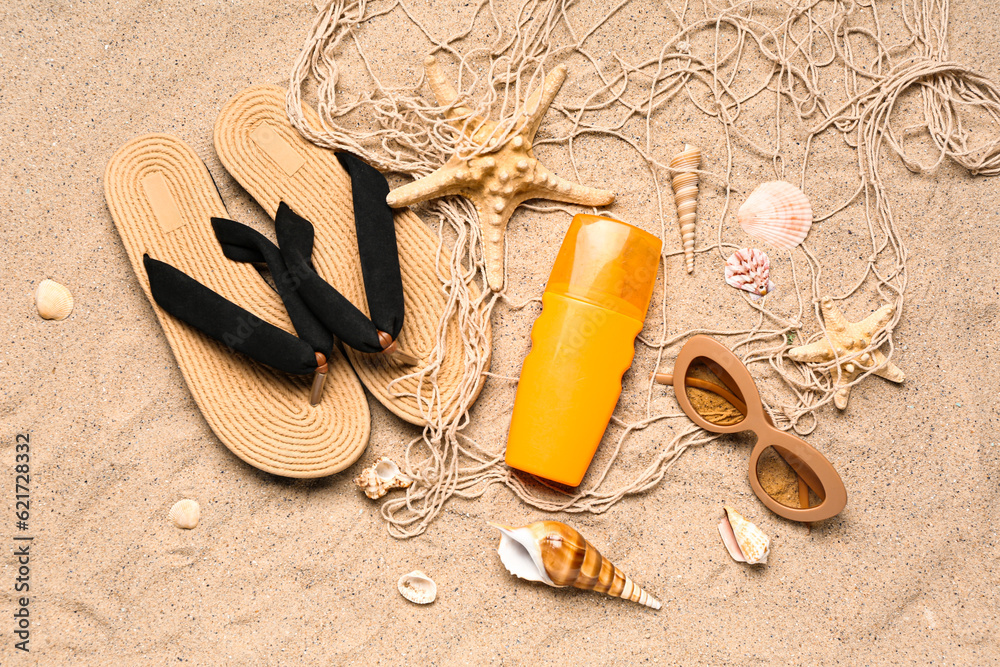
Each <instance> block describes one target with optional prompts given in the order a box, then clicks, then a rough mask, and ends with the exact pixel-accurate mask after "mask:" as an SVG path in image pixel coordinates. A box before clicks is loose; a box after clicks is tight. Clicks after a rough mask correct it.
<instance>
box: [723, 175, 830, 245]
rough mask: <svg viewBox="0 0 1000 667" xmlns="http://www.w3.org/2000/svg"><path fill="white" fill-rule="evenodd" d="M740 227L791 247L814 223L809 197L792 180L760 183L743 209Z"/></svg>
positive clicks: (744, 203)
mask: <svg viewBox="0 0 1000 667" xmlns="http://www.w3.org/2000/svg"><path fill="white" fill-rule="evenodd" d="M738 217H739V221H740V227H742V228H743V231H745V232H746V233H747V234H749V235H750V236H752V237H753V238H755V239H761V240H763V241H765V242H767V243H770V244H771V245H773V246H775V247H778V248H781V249H782V250H791V249H792V248H794V247H795V246H797V245H798V244H800V243H802V241H803V240H804V239H805V238H806V235H807V234H809V228H810V227H811V226H812V221H813V211H812V205H811V204H810V203H809V198H808V197H806V195H805V193H804V192H802V190H799V189H798V188H797V187H795V186H794V185H792V184H791V183H786V182H784V181H771V182H769V183H762V184H761V185H759V186H757V189H756V190H754V191H753V192H752V193H751V194H750V196H749V197H747V200H746V201H745V202H743V206H740V210H739V215H738Z"/></svg>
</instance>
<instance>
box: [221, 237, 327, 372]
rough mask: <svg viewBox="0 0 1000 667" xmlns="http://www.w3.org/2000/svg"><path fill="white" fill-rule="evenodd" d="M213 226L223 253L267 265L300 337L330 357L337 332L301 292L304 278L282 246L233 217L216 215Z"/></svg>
mask: <svg viewBox="0 0 1000 667" xmlns="http://www.w3.org/2000/svg"><path fill="white" fill-rule="evenodd" d="M212 228H213V229H214V230H215V237H216V238H217V239H218V240H219V243H220V244H221V245H222V252H223V253H224V254H225V255H226V257H228V258H229V259H231V260H234V261H237V262H251V263H261V262H263V263H265V264H267V268H268V270H270V272H271V277H272V278H273V279H274V285H275V287H276V288H277V290H278V294H279V295H280V296H281V300H282V302H283V303H284V304H285V310H287V311H288V317H289V319H291V320H292V325H293V326H294V327H295V332H296V333H297V334H298V335H299V338H301V339H303V340H305V341H306V342H307V343H309V344H310V345H312V347H313V350H315V351H316V352H321V353H322V354H323V355H324V356H326V357H329V356H330V351H331V350H332V349H333V342H334V341H333V335H332V334H331V333H330V330H329V328H327V327H326V326H324V325H323V323H322V322H320V321H319V319H317V318H316V316H315V315H314V314H313V313H312V311H311V310H309V307H308V306H307V305H306V303H305V302H304V301H303V300H302V297H301V296H300V294H299V291H298V290H299V288H300V287H301V283H302V277H301V276H300V275H299V274H298V273H296V272H294V271H292V270H290V269H289V267H288V266H287V264H285V259H284V257H282V254H281V251H280V250H279V249H278V246H276V245H274V244H273V243H271V241H269V240H268V239H267V238H265V237H264V235H263V234H261V233H259V232H257V231H256V230H254V229H251V228H250V227H247V226H246V225H243V224H240V223H238V222H234V221H233V220H226V219H225V218H212Z"/></svg>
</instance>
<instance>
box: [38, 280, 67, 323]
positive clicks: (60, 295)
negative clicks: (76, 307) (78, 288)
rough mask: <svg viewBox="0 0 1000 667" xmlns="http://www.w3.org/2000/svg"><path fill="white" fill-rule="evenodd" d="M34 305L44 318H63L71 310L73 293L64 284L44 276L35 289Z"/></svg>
mask: <svg viewBox="0 0 1000 667" xmlns="http://www.w3.org/2000/svg"><path fill="white" fill-rule="evenodd" d="M35 307H36V308H38V314H39V315H41V316H42V317H43V318H44V319H46V320H65V319H66V318H67V317H69V314H70V313H72V312H73V295H72V294H71V293H70V291H69V288H67V287H66V286H65V285H61V284H59V283H57V282H56V281H54V280H49V279H48V278H46V279H45V280H43V281H42V282H40V283H38V288H37V289H36V290H35Z"/></svg>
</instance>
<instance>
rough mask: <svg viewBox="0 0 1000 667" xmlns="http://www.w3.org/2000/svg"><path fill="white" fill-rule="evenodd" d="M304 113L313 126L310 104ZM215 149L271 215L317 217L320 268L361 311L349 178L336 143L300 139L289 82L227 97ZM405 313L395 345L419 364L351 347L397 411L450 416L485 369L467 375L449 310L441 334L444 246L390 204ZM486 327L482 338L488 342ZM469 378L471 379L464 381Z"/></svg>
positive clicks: (379, 394)
mask: <svg viewBox="0 0 1000 667" xmlns="http://www.w3.org/2000/svg"><path fill="white" fill-rule="evenodd" d="M302 111H303V113H304V114H305V115H306V118H307V119H308V120H309V121H310V122H313V123H314V125H315V126H316V127H319V119H318V117H317V116H316V114H315V112H313V111H312V109H309V108H308V107H306V106H305V105H303V109H302ZM215 149H216V152H217V153H218V155H219V159H220V160H221V162H222V164H223V165H224V166H225V167H226V169H227V170H228V171H229V173H230V174H231V175H232V176H233V178H235V179H236V180H237V181H238V182H239V183H240V184H241V185H242V186H243V187H244V189H246V191H247V192H248V193H249V194H250V196H252V197H253V198H254V199H256V200H257V202H258V203H259V204H260V205H261V206H262V207H263V208H264V210H265V211H267V213H268V215H270V216H271V217H272V218H273V217H274V215H275V212H276V211H277V209H278V205H279V204H280V203H281V202H282V201H284V202H285V203H286V204H288V205H289V206H290V207H291V208H292V210H294V211H295V212H296V213H298V214H299V215H301V216H303V217H305V218H306V219H308V220H309V221H310V222H312V223H313V224H314V225H315V227H316V247H315V250H314V252H313V264H314V265H315V267H316V271H317V272H318V273H319V275H320V276H321V277H322V278H323V279H324V280H326V281H327V282H329V283H330V284H331V285H333V286H334V287H335V288H336V289H337V290H339V291H340V293H341V294H343V295H344V296H345V297H347V298H348V299H349V300H350V301H351V302H352V303H354V304H355V305H356V306H358V307H359V308H360V309H361V310H362V311H363V312H365V313H366V314H367V312H368V306H367V300H366V298H365V288H364V282H363V278H362V275H361V263H360V260H359V258H358V245H357V233H356V232H355V228H354V208H353V200H352V198H351V180H350V177H349V176H348V175H347V172H346V171H344V169H343V167H341V165H340V163H339V162H338V161H337V158H336V155H335V153H334V151H330V150H327V149H324V148H319V147H317V146H315V145H314V144H312V143H310V142H308V141H306V140H305V139H303V138H302V136H301V135H300V134H299V133H298V131H297V130H296V129H295V128H293V127H292V125H291V123H290V122H289V120H288V116H287V114H286V112H285V91H284V90H282V89H281V88H279V87H277V86H270V85H261V86H253V87H251V88H248V89H246V90H244V91H243V92H241V93H239V94H238V95H236V96H235V97H234V98H233V99H232V100H230V101H229V102H228V103H227V104H226V106H225V107H224V108H223V109H222V112H221V113H220V114H219V118H218V120H217V121H216V124H215ZM395 223H396V240H397V244H398V247H399V265H400V271H401V273H402V278H403V299H404V303H405V308H406V315H405V318H404V321H403V329H402V331H401V332H400V335H399V344H400V346H401V347H402V348H403V349H405V350H407V351H408V352H410V353H411V354H413V355H415V356H416V357H418V358H419V359H420V360H421V361H420V363H419V364H417V365H415V366H406V365H402V364H400V363H398V362H397V361H395V360H394V359H392V358H391V357H388V356H386V355H381V354H365V353H362V352H358V351H356V350H353V349H350V348H347V356H348V357H349V358H350V360H351V363H352V365H353V366H354V369H355V370H356V371H357V373H358V376H359V377H360V378H361V381H362V382H363V383H364V384H365V386H366V387H368V389H369V390H370V391H371V392H372V394H373V395H374V396H375V398H377V399H378V400H379V401H380V402H381V403H382V404H383V405H385V406H386V407H387V408H388V409H389V410H390V411H391V412H393V413H394V414H396V415H397V416H399V417H400V418H401V419H404V420H405V421H408V422H410V423H411V424H416V425H418V426H423V425H426V424H428V423H433V422H437V421H439V420H441V419H442V418H443V419H444V421H450V420H451V419H453V418H454V417H456V416H457V415H459V414H461V413H462V412H464V409H465V407H463V406H467V405H468V404H471V400H469V396H468V394H469V392H470V391H471V392H472V400H475V397H476V396H478V394H479V391H480V390H481V389H482V386H483V383H484V382H485V379H486V378H485V375H482V374H480V375H479V377H478V378H473V379H471V380H470V378H469V373H468V372H467V371H468V369H469V362H468V360H467V359H466V356H467V354H466V350H465V346H464V345H463V341H462V336H461V332H460V330H459V321H458V319H457V318H454V317H453V318H451V319H450V320H449V321H448V323H447V326H446V327H443V328H444V336H443V338H442V337H440V336H439V330H440V329H441V328H442V326H441V325H442V324H443V322H442V320H443V319H444V313H445V312H447V311H448V302H449V299H450V298H451V297H450V295H449V294H448V293H447V292H446V291H445V289H444V285H443V283H442V279H441V277H440V276H442V275H443V276H444V278H445V280H447V278H448V277H449V276H450V271H449V268H448V266H447V264H446V263H445V262H443V261H441V258H442V257H447V255H448V251H447V250H446V249H442V248H441V242H440V241H439V239H438V237H437V236H436V235H435V234H433V233H432V232H431V230H430V229H428V228H427V226H426V225H425V224H424V223H423V222H422V221H421V220H420V218H418V217H417V215H416V214H415V213H413V212H412V211H410V210H401V211H397V212H396V214H395ZM489 344H490V343H489V336H488V333H487V338H486V341H485V345H487V347H488V346H489ZM470 382H472V383H474V384H473V386H470Z"/></svg>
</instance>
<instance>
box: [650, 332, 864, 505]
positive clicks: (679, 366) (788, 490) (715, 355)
mask: <svg viewBox="0 0 1000 667" xmlns="http://www.w3.org/2000/svg"><path fill="white" fill-rule="evenodd" d="M655 377H656V381H657V382H659V383H660V384H669V385H673V387H674V391H675V393H676V394H677V402H678V403H680V405H681V409H682V410H684V413H685V414H686V415H687V416H688V417H690V418H691V421H693V422H694V423H695V424H697V425H698V426H700V427H701V428H703V429H705V430H706V431H711V432H712V433H740V432H742V431H753V432H754V434H755V435H756V436H757V444H756V446H754V448H753V452H751V454H750V486H751V487H753V492H754V493H755V494H757V497H758V498H760V500H761V502H762V503H764V504H765V505H767V507H768V508H769V509H770V510H771V511H772V512H774V513H775V514H777V515H779V516H782V517H784V518H786V519H791V520H792V521H822V520H823V519H829V518H830V517H832V516H835V515H836V514H838V513H839V512H840V511H841V510H842V509H844V507H845V506H846V505H847V489H845V488H844V482H843V480H841V479H840V475H838V474H837V471H836V470H834V468H833V466H832V465H831V464H830V462H829V461H827V460H826V457H825V456H823V455H822V454H820V453H819V451H817V450H816V448H814V447H813V446H812V445H810V444H808V443H807V442H806V441H805V440H803V439H802V438H799V437H797V436H795V435H792V434H791V433H787V432H785V431H781V430H778V429H777V428H775V426H774V422H772V421H771V417H770V416H769V415H768V414H767V411H766V410H764V405H763V403H761V400H760V394H759V393H757V385H756V384H755V383H754V380H753V377H752V376H751V375H750V371H749V370H747V367H746V366H744V365H743V362H742V361H740V360H739V358H738V357H737V356H736V355H735V354H733V353H732V352H731V351H730V350H729V349H728V348H726V347H725V346H724V345H722V344H721V343H719V342H718V341H716V340H714V339H712V338H709V337H708V336H700V335H699V336H693V337H692V338H691V339H690V340H688V342H687V343H685V344H684V347H682V348H681V351H680V354H678V355H677V361H676V362H675V363H674V372H673V374H667V373H657V374H656V376H655ZM796 478H797V482H798V483H797V484H796ZM796 492H797V493H796Z"/></svg>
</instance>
